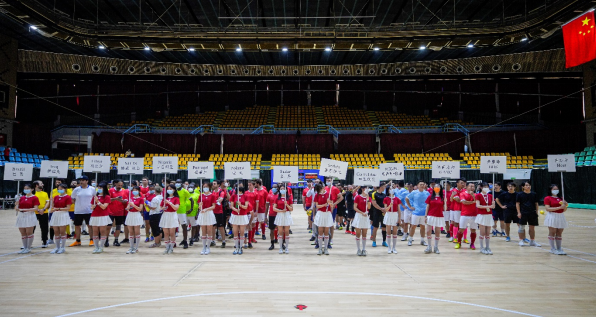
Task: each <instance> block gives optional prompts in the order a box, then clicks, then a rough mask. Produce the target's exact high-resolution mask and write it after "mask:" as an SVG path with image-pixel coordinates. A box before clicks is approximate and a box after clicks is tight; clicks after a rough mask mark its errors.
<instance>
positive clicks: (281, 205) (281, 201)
mask: <svg viewBox="0 0 596 317" xmlns="http://www.w3.org/2000/svg"><path fill="white" fill-rule="evenodd" d="M286 202H287V203H288V205H290V206H291V205H292V201H291V200H287V199H285V198H282V199H275V205H276V206H275V207H276V208H277V209H281V210H283V209H285V208H286ZM286 211H288V210H286Z"/></svg>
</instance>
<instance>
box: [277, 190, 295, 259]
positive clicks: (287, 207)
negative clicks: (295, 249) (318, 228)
mask: <svg viewBox="0 0 596 317" xmlns="http://www.w3.org/2000/svg"><path fill="white" fill-rule="evenodd" d="M278 189H279V194H278V195H277V199H276V200H275V204H274V206H273V211H275V212H276V213H277V214H276V216H275V225H276V226H277V228H278V234H277V239H278V240H279V241H282V243H280V244H279V254H282V253H284V252H285V253H290V250H289V249H288V247H289V245H290V226H291V225H293V224H294V221H293V220H292V214H291V212H292V211H293V210H294V207H293V206H292V201H291V200H290V199H289V196H288V195H287V188H286V186H285V185H283V184H278ZM284 240H285V241H286V245H285V249H284V244H283V241H284Z"/></svg>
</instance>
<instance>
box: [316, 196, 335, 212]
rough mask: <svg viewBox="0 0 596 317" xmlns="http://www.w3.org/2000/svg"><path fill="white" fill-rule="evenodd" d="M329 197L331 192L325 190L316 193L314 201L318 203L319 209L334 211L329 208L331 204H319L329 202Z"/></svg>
mask: <svg viewBox="0 0 596 317" xmlns="http://www.w3.org/2000/svg"><path fill="white" fill-rule="evenodd" d="M328 199H329V193H328V192H325V193H324V194H322V195H321V194H316V195H315V199H314V202H315V203H316V204H317V210H318V211H332V210H330V209H329V206H325V207H321V208H319V207H318V205H324V204H326V203H327V200H328Z"/></svg>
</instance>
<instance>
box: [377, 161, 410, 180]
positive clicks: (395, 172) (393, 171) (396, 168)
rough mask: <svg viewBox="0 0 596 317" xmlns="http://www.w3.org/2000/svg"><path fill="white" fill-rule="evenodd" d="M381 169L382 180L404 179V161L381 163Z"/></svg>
mask: <svg viewBox="0 0 596 317" xmlns="http://www.w3.org/2000/svg"><path fill="white" fill-rule="evenodd" d="M379 170H380V171H381V180H394V179H397V180H403V179H404V164H403V163H383V164H380V165H379Z"/></svg>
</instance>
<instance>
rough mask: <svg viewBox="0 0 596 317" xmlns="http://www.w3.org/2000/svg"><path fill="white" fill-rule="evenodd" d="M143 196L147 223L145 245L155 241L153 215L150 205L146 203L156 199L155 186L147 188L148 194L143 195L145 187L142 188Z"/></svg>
mask: <svg viewBox="0 0 596 317" xmlns="http://www.w3.org/2000/svg"><path fill="white" fill-rule="evenodd" d="M140 190H141V196H142V197H145V200H143V202H145V207H144V208H143V220H144V221H145V243H147V242H151V241H153V239H154V238H153V235H151V214H150V211H151V210H150V208H149V204H147V203H146V202H151V200H152V199H153V198H155V185H149V186H147V192H146V193H145V194H143V187H142V186H141V187H140Z"/></svg>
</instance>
